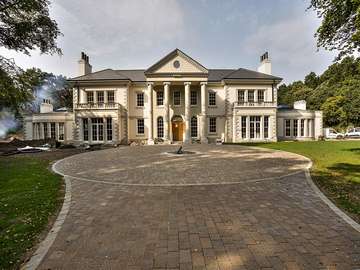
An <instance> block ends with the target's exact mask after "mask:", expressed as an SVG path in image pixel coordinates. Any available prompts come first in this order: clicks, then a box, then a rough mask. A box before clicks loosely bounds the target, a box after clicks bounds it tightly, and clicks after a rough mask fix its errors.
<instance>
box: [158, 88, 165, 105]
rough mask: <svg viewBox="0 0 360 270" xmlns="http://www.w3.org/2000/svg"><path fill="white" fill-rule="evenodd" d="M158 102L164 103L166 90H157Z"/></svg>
mask: <svg viewBox="0 0 360 270" xmlns="http://www.w3.org/2000/svg"><path fill="white" fill-rule="evenodd" d="M156 104H157V105H158V106H162V105H164V92H163V91H157V92H156Z"/></svg>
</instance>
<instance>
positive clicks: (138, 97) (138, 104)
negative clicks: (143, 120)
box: [136, 92, 145, 108]
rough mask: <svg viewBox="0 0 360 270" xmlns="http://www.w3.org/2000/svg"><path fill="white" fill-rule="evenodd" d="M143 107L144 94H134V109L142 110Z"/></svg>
mask: <svg viewBox="0 0 360 270" xmlns="http://www.w3.org/2000/svg"><path fill="white" fill-rule="evenodd" d="M144 106H145V94H144V92H136V107H140V108H143V107H144Z"/></svg>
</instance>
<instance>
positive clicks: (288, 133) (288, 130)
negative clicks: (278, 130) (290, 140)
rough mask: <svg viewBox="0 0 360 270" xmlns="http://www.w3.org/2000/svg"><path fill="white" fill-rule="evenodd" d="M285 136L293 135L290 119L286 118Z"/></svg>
mask: <svg viewBox="0 0 360 270" xmlns="http://www.w3.org/2000/svg"><path fill="white" fill-rule="evenodd" d="M285 136H286V137H290V136H291V125H290V120H289V119H285Z"/></svg>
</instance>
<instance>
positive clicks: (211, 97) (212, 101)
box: [208, 90, 217, 107]
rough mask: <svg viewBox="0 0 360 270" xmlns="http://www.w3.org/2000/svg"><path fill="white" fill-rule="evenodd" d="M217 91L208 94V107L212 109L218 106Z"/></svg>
mask: <svg viewBox="0 0 360 270" xmlns="http://www.w3.org/2000/svg"><path fill="white" fill-rule="evenodd" d="M216 96H217V95H216V91H214V90H210V91H209V92H208V105H209V106H211V107H214V106H216Z"/></svg>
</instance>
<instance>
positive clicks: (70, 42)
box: [0, 0, 335, 83]
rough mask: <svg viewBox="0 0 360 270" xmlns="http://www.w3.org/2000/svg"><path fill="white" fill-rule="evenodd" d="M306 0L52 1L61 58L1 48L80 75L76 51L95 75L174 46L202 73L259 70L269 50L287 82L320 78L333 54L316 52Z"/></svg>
mask: <svg viewBox="0 0 360 270" xmlns="http://www.w3.org/2000/svg"><path fill="white" fill-rule="evenodd" d="M309 2H310V0H291V1H289V0H271V1H269V0H221V1H220V0H217V1H216V0H101V1H99V0H77V1H74V0H57V1H51V7H50V15H51V17H52V18H53V19H55V20H56V21H57V23H58V26H59V28H60V31H61V32H62V33H63V36H61V37H60V38H59V39H58V46H59V47H60V48H61V49H62V51H63V55H62V56H58V55H53V56H49V55H41V54H40V53H39V52H38V51H34V52H32V54H31V56H27V55H24V54H22V53H17V52H14V51H8V50H6V49H4V48H0V54H1V55H3V56H5V57H8V58H14V60H15V63H16V64H17V65H19V66H20V67H22V68H30V67H38V68H41V69H42V70H44V71H46V72H52V73H54V74H57V75H58V74H62V75H65V76H67V77H75V76H77V75H78V74H77V72H78V67H77V61H78V60H79V58H80V53H81V51H84V52H85V53H86V54H87V55H88V56H89V57H90V64H91V65H92V66H93V71H97V70H101V69H105V68H113V69H130V68H148V67H150V66H151V65H152V64H154V63H155V62H157V61H158V60H159V59H161V58H162V57H164V56H165V55H166V54H167V53H169V52H170V51H172V50H174V49H175V48H179V49H180V50H182V51H184V52H185V53H186V54H188V55H189V56H191V57H192V58H194V59H195V60H197V61H198V62H200V63H201V64H202V65H204V66H205V67H207V68H240V67H242V68H248V69H252V70H256V69H257V67H258V65H259V61H260V60H259V58H260V55H261V54H263V53H264V52H265V51H268V52H269V55H270V58H271V61H272V69H273V74H274V75H276V76H279V77H282V78H284V82H285V83H289V82H292V81H294V80H301V79H303V78H304V76H305V75H306V74H308V73H309V72H311V71H314V72H316V73H317V74H321V73H322V72H323V71H324V70H325V69H326V68H327V66H329V65H331V64H332V61H333V59H334V57H335V53H334V52H329V51H325V50H323V49H320V50H317V47H316V39H315V38H314V33H315V32H316V29H317V28H318V26H319V25H320V20H319V19H318V18H317V16H316V13H315V12H314V11H311V10H307V6H308V5H309Z"/></svg>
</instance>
